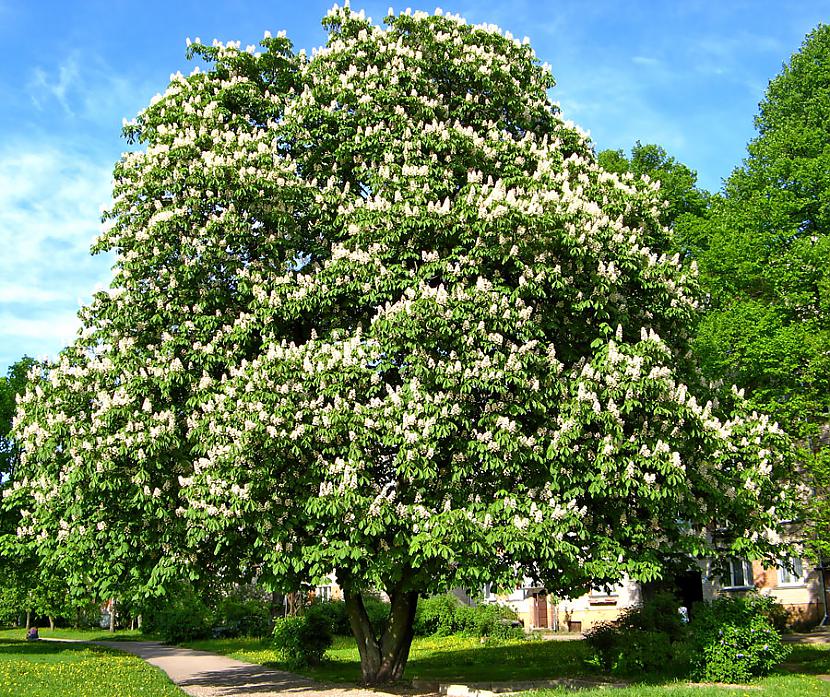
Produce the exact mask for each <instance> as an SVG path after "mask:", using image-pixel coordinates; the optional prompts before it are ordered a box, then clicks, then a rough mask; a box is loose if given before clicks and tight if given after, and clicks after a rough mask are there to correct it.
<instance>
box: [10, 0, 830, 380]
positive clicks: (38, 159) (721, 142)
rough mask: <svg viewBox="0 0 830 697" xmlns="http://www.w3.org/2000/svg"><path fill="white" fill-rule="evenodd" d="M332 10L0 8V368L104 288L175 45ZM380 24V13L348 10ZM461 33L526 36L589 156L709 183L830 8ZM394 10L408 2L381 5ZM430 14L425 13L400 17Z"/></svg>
mask: <svg viewBox="0 0 830 697" xmlns="http://www.w3.org/2000/svg"><path fill="white" fill-rule="evenodd" d="M331 4H332V3H331V1H329V0H326V1H319V0H307V1H306V2H304V3H301V2H296V1H294V2H285V1H282V0H271V1H270V2H267V1H263V0H259V1H253V0H225V1H224V2H216V1H214V0H200V1H199V2H195V1H193V0H181V1H176V0H167V1H166V2H159V1H158V0H142V2H136V1H134V0H72V1H71V2H67V1H66V0H63V1H61V2H53V1H50V0H40V1H39V2H25V1H24V0H0V45H2V46H3V49H4V51H3V53H4V58H3V60H2V61H0V105H2V107H0V243H2V249H3V250H4V251H3V253H2V254H1V255H0V371H2V372H5V367H6V366H8V365H10V364H11V363H12V362H14V361H15V360H17V359H18V358H19V357H21V356H22V355H24V354H28V355H32V356H35V357H43V356H47V355H48V356H55V355H56V353H57V352H58V351H59V350H60V349H61V348H62V347H63V346H64V345H66V344H67V343H69V342H70V341H71V340H72V338H73V336H74V333H75V330H76V328H77V320H76V312H77V310H78V307H79V305H80V304H81V303H83V302H86V301H88V300H89V298H90V296H91V294H92V292H94V290H95V289H96V288H100V287H103V286H106V285H107V282H108V279H109V278H110V266H111V263H112V260H111V259H109V258H107V257H102V256H98V257H91V256H90V255H89V252H88V250H89V244H90V241H91V239H92V237H93V236H94V235H95V234H97V232H98V229H99V221H100V209H101V206H102V205H105V204H106V203H107V201H108V199H109V193H110V191H109V190H110V174H111V170H112V165H113V163H114V162H115V161H116V160H117V158H118V157H119V155H120V153H121V151H122V150H123V149H124V148H125V147H126V146H125V144H124V142H123V141H122V140H121V137H120V129H121V121H122V118H125V117H126V118H128V119H129V118H132V117H133V116H134V115H135V114H136V112H137V111H138V110H139V109H141V108H142V107H143V106H145V105H146V104H147V102H148V101H149V99H150V98H151V97H152V95H153V94H155V93H156V92H162V91H164V89H165V88H166V85H167V81H168V79H169V76H170V73H172V72H175V71H177V70H182V71H183V72H184V71H187V72H189V68H188V65H187V61H186V60H185V58H184V52H185V39H186V37H194V38H195V37H197V36H198V37H201V38H202V39H203V40H204V41H206V42H209V41H210V40H212V39H213V38H218V39H221V40H229V39H234V40H236V39H238V40H241V41H242V43H243V45H245V44H248V43H255V42H257V41H258V40H259V39H260V38H261V37H262V35H263V32H264V31H265V30H269V31H271V32H274V33H275V32H276V31H278V30H280V29H285V30H286V31H287V33H288V36H289V38H291V39H292V41H293V42H294V44H295V47H297V48H306V49H311V48H312V47H314V46H318V45H321V44H322V43H323V42H324V40H325V36H324V34H323V31H322V28H321V27H320V18H321V17H322V16H323V14H324V13H325V11H326V10H327V9H328V7H329V6H330V5H331ZM352 5H353V7H355V8H356V9H365V10H366V12H367V13H368V14H369V15H370V16H372V17H376V18H381V17H383V16H384V15H385V14H386V9H387V7H388V6H389V3H388V1H384V2H374V1H372V2H365V3H362V4H361V3H359V2H357V1H355V2H353V3H352ZM441 6H442V9H444V10H445V11H452V12H457V13H460V14H461V15H463V16H464V17H466V18H467V20H468V21H471V22H492V23H495V24H498V25H500V26H501V27H502V28H503V29H505V30H509V31H511V32H512V33H513V34H514V35H517V36H525V35H527V36H529V37H530V39H531V43H532V45H533V46H534V48H535V49H536V52H537V54H538V56H539V57H540V59H541V60H543V61H547V62H548V63H550V64H551V65H552V67H553V74H554V76H555V78H556V80H557V83H558V84H557V87H556V88H555V90H554V92H553V98H554V99H555V100H557V101H559V102H560V104H561V106H562V111H563V114H564V116H565V117H566V118H569V119H571V120H573V121H575V122H576V123H578V124H579V125H580V126H582V128H584V129H586V130H588V131H590V133H591V135H592V136H593V138H594V142H595V143H596V145H597V147H598V148H599V149H604V148H624V149H626V150H628V149H630V147H631V145H632V144H633V143H634V142H635V141H636V140H638V139H639V140H641V141H642V142H645V143H649V142H654V143H658V144H660V145H662V146H663V147H665V148H666V149H667V150H668V151H669V153H670V154H672V155H674V156H675V157H677V158H678V159H679V160H681V161H682V162H685V163H686V164H688V165H689V166H690V167H692V168H693V169H695V170H697V171H698V173H699V176H700V181H701V184H702V185H703V186H705V187H706V188H708V189H710V190H717V189H719V188H720V184H721V180H722V179H723V178H724V177H726V176H727V175H728V174H729V172H730V171H731V169H732V168H733V167H734V166H735V165H737V164H738V163H739V162H740V160H741V158H742V157H743V154H744V151H745V145H746V142H747V140H748V139H749V138H750V137H752V135H753V126H752V119H753V116H754V115H755V113H756V110H757V104H758V101H759V100H760V99H761V98H762V96H763V93H764V90H765V88H766V85H767V82H768V80H769V79H770V78H772V77H773V76H774V75H775V74H776V73H778V72H779V70H780V68H781V65H782V63H783V62H784V61H786V60H787V59H788V58H789V56H790V55H791V54H792V53H793V52H794V51H796V50H797V49H798V47H799V46H800V44H801V41H802V40H803V38H804V35H805V34H806V33H807V32H809V31H810V30H811V29H812V28H813V27H815V26H816V25H817V24H818V23H819V22H821V21H824V22H828V21H830V0H812V2H806V1H799V0H787V1H786V2H776V1H768V0H758V1H749V0H747V1H742V0H720V1H717V0H705V1H704V0H681V1H678V2H666V1H665V0H654V1H649V2H645V1H642V2H632V1H630V2H625V1H621V0H616V1H615V0H594V1H593V2H591V1H580V0H557V1H553V0H537V1H535V2H533V1H531V0H512V1H502V0H491V1H490V2H487V3H477V2H471V1H470V0H455V4H442V5H441ZM393 7H394V8H395V10H396V11H402V10H404V9H406V5H400V6H399V5H393ZM412 7H413V9H424V10H427V11H430V12H431V11H433V10H434V9H435V6H434V5H417V4H414V2H413V4H412Z"/></svg>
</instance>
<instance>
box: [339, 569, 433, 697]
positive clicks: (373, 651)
mask: <svg viewBox="0 0 830 697" xmlns="http://www.w3.org/2000/svg"><path fill="white" fill-rule="evenodd" d="M344 598H345V601H346V612H347V613H348V615H349V624H350V625H351V627H352V634H354V637H355V640H356V641H357V649H358V651H359V652H360V671H361V674H362V677H363V682H364V683H366V684H367V685H380V684H386V683H393V682H397V681H399V680H400V679H401V678H402V677H403V671H404V669H405V668H406V662H407V659H408V658H409V649H410V647H411V646H412V637H413V636H414V632H413V624H414V621H415V609H416V608H417V606H418V592H417V591H411V590H404V589H403V588H402V587H401V586H400V585H399V586H398V587H396V588H395V589H393V590H392V592H391V593H390V594H389V599H390V602H391V607H390V609H389V617H388V619H387V621H386V626H385V627H384V629H383V633H382V634H381V636H380V639H379V640H378V639H377V638H376V634H375V629H374V627H372V623H371V621H370V620H369V615H368V614H367V613H366V607H365V605H364V604H363V598H362V596H361V595H360V593H352V592H346V593H344Z"/></svg>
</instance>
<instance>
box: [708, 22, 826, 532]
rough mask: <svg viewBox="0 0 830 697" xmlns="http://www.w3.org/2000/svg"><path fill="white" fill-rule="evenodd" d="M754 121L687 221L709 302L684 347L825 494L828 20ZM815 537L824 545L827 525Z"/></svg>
mask: <svg viewBox="0 0 830 697" xmlns="http://www.w3.org/2000/svg"><path fill="white" fill-rule="evenodd" d="M756 127H757V131H758V133H757V136H756V137H755V138H754V139H753V140H752V141H751V142H750V143H749V145H748V147H747V157H746V159H745V161H744V162H743V164H742V165H741V166H740V167H738V168H737V169H735V171H734V172H733V173H732V175H731V176H730V177H729V179H728V180H727V181H726V183H725V187H724V192H723V195H722V196H718V197H715V198H714V199H713V202H712V209H711V211H710V213H709V215H708V217H707V218H706V219H704V220H703V221H702V222H701V224H700V225H699V226H698V230H703V231H705V234H703V235H700V236H699V239H700V240H702V241H703V243H702V244H701V245H700V247H699V249H698V252H697V257H698V259H699V261H700V265H701V269H702V283H703V286H704V288H705V289H706V290H707V291H708V293H709V295H710V298H711V307H710V309H709V311H708V312H707V313H706V317H705V318H704V319H703V321H702V323H701V326H700V330H699V335H698V337H697V339H696V340H695V347H696V351H697V353H698V355H699V356H700V359H701V363H702V367H703V368H704V370H705V372H706V373H707V374H708V375H712V376H714V375H720V376H724V377H725V379H727V380H729V381H735V382H737V383H738V384H741V385H745V386H746V387H747V389H748V396H749V398H750V399H751V401H752V403H753V404H754V405H756V406H757V407H758V408H760V409H763V410H765V411H766V412H768V413H770V414H773V415H774V416H775V418H777V419H779V420H780V421H781V423H782V424H785V427H786V429H787V430H788V431H789V432H790V433H791V434H792V435H793V436H796V437H797V438H798V439H799V442H800V443H801V444H802V445H803V446H804V452H803V453H802V458H803V459H804V461H805V463H806V464H812V465H813V466H818V467H819V469H818V470H815V472H816V473H817V475H818V477H817V479H816V480H814V484H815V485H816V486H818V488H819V489H824V488H826V483H827V481H828V477H827V473H828V471H830V467H829V466H828V464H830V463H828V460H827V458H828V445H830V430H828V429H829V428H830V177H828V172H830V27H828V26H826V25H823V26H819V27H818V28H816V29H815V30H814V31H813V32H811V33H810V34H809V35H808V36H807V37H806V39H805V40H804V43H803V45H802V47H801V49H800V50H799V51H798V52H797V53H795V54H794V55H793V56H792V58H791V60H790V61H789V63H787V64H786V65H785V66H784V67H783V69H782V71H781V73H780V74H779V75H778V76H776V77H775V78H774V79H773V80H772V81H771V82H770V84H769V88H768V90H767V93H766V96H765V98H764V100H763V101H762V102H761V105H760V111H759V114H758V116H757V118H756ZM822 462H824V464H823V465H822V464H821V463H822ZM822 499H823V500H826V495H825V496H822ZM815 514H816V511H813V513H812V514H811V515H813V516H814V515H815ZM823 517H824V518H827V514H826V513H825V514H824V516H823ZM825 526H826V523H825ZM822 538H823V539H824V540H825V542H824V545H825V546H826V545H828V544H830V536H828V535H827V530H826V529H825V531H824V532H823V533H822Z"/></svg>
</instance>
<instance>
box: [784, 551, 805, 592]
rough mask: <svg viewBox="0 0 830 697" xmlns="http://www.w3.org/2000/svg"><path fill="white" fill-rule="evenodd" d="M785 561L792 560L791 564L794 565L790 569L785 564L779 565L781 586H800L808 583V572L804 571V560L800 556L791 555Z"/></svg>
mask: <svg viewBox="0 0 830 697" xmlns="http://www.w3.org/2000/svg"><path fill="white" fill-rule="evenodd" d="M784 562H790V564H789V566H792V567H793V570H792V571H790V570H789V569H787V568H786V566H785V564H783V563H782V564H779V565H778V585H779V587H781V588H798V587H799V586H806V585H807V574H806V573H805V572H804V561H803V560H802V559H799V558H798V557H791V558H789V559H785V560H784Z"/></svg>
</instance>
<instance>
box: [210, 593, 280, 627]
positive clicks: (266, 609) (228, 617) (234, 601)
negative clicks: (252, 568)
mask: <svg viewBox="0 0 830 697" xmlns="http://www.w3.org/2000/svg"><path fill="white" fill-rule="evenodd" d="M214 624H215V625H218V626H220V627H222V628H223V631H224V634H225V636H254V637H263V636H265V635H266V634H268V631H269V629H270V627H271V612H270V606H269V604H268V602H267V601H266V600H263V599H261V598H257V597H250V596H246V594H244V593H241V592H239V593H231V594H229V595H227V596H225V597H224V598H222V599H221V600H219V601H218V602H217V604H216V611H215V614H214Z"/></svg>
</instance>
